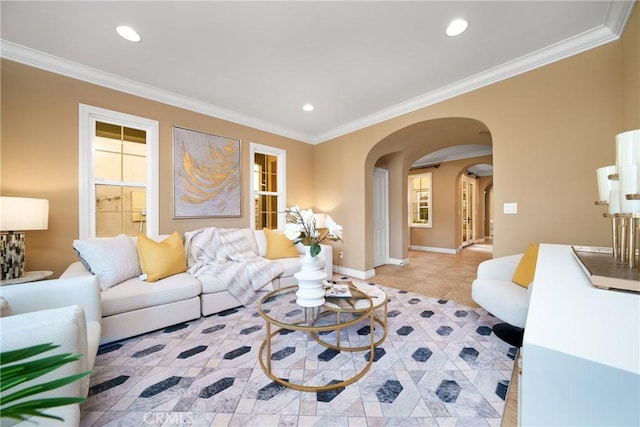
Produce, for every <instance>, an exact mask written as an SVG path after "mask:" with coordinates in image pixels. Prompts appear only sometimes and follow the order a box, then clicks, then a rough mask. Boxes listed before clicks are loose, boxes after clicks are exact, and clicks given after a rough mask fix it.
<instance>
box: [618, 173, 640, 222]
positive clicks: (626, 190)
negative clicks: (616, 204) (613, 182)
mask: <svg viewBox="0 0 640 427" xmlns="http://www.w3.org/2000/svg"><path fill="white" fill-rule="evenodd" d="M618 175H619V176H620V181H619V183H620V186H619V189H620V211H621V212H622V213H640V200H627V194H636V193H637V192H638V167H637V166H636V165H633V166H619V167H618Z"/></svg>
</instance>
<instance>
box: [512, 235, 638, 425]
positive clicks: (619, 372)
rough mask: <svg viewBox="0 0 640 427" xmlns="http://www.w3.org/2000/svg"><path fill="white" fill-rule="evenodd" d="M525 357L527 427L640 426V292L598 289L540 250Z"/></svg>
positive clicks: (553, 250) (549, 248) (566, 252)
mask: <svg viewBox="0 0 640 427" xmlns="http://www.w3.org/2000/svg"><path fill="white" fill-rule="evenodd" d="M532 286H533V289H532V292H531V300H530V304H529V312H528V315H527V325H526V328H525V334H524V341H523V346H522V349H521V354H522V377H521V381H522V383H521V389H520V390H521V393H520V395H519V396H518V399H519V411H520V413H519V418H520V421H521V423H522V425H524V426H554V425H556V426H582V425H590V426H596V425H597V426H616V425H617V426H640V294H637V293H630V292H623V291H615V290H603V289H598V288H596V287H594V286H593V285H592V284H591V282H590V280H589V279H588V278H587V276H586V275H585V273H584V272H583V271H582V269H581V267H580V264H579V263H578V261H577V260H576V258H575V256H574V255H573V252H572V250H571V247H570V246H567V245H552V244H541V245H540V250H539V254H538V262H537V266H536V274H535V279H534V282H533V285H532Z"/></svg>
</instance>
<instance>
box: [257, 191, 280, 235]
mask: <svg viewBox="0 0 640 427" xmlns="http://www.w3.org/2000/svg"><path fill="white" fill-rule="evenodd" d="M277 227H278V196H268V195H264V194H261V195H258V196H257V198H256V230H262V229H263V228H271V229H274V228H277Z"/></svg>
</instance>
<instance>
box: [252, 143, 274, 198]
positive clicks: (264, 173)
mask: <svg viewBox="0 0 640 427" xmlns="http://www.w3.org/2000/svg"><path fill="white" fill-rule="evenodd" d="M255 165H256V170H257V172H258V181H257V182H258V187H257V188H255V191H269V192H274V193H275V192H277V191H278V175H277V173H278V158H277V157H276V156H270V155H268V154H261V153H256V154H255Z"/></svg>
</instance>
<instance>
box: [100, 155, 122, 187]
mask: <svg viewBox="0 0 640 427" xmlns="http://www.w3.org/2000/svg"><path fill="white" fill-rule="evenodd" d="M95 159H96V164H95V174H96V175H95V178H96V179H102V180H111V181H120V180H121V179H122V169H121V164H120V154H119V153H109V152H106V151H96V152H95Z"/></svg>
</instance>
